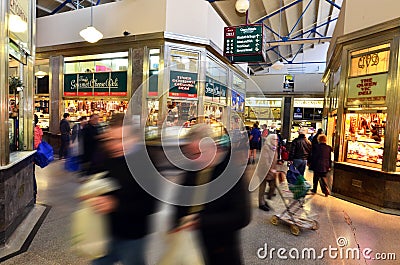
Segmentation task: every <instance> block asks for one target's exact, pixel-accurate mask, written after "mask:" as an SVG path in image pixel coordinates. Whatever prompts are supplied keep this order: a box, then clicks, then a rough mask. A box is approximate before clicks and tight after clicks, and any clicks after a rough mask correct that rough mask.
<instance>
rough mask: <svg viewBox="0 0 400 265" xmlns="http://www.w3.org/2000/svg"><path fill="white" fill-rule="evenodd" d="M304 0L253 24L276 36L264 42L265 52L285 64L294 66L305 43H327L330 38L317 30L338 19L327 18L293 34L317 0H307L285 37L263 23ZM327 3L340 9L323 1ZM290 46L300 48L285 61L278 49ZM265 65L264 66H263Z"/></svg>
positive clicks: (329, 1)
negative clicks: (274, 38)
mask: <svg viewBox="0 0 400 265" xmlns="http://www.w3.org/2000/svg"><path fill="white" fill-rule="evenodd" d="M303 1H304V0H296V1H293V2H292V3H290V4H288V5H286V6H283V7H281V8H279V9H278V10H276V11H274V12H272V13H271V14H268V15H266V16H264V17H262V18H261V19H259V20H257V21H256V22H255V23H263V25H264V27H265V29H266V30H267V31H269V32H271V33H272V35H275V36H276V39H278V40H271V41H266V43H265V44H266V45H267V50H266V51H267V52H268V51H272V52H274V53H275V54H277V56H278V58H282V59H283V60H284V61H285V62H286V63H287V64H294V62H293V61H294V60H295V58H296V57H297V55H298V54H299V53H300V52H301V51H302V50H303V48H304V44H305V43H321V42H327V41H329V40H330V39H331V37H332V36H324V35H322V34H320V33H319V32H318V31H317V29H318V28H321V27H324V26H328V25H329V24H330V23H332V22H334V21H336V20H337V19H338V17H335V18H331V17H328V18H327V21H326V22H323V23H321V24H319V25H317V23H314V25H313V27H312V28H311V29H309V30H306V31H304V32H302V33H299V34H295V32H294V30H295V28H296V27H297V25H298V24H299V23H300V22H301V21H302V19H303V17H304V14H305V13H306V12H307V10H308V9H309V7H310V5H311V3H312V2H313V1H317V0H309V2H308V4H307V6H306V7H305V8H304V10H303V12H302V13H301V15H300V16H299V18H298V19H297V21H296V23H294V25H293V27H292V28H291V29H289V30H288V31H289V33H288V34H287V35H281V34H280V33H278V32H276V31H275V30H273V29H272V28H271V27H269V26H267V25H266V24H265V23H264V21H265V20H267V19H270V18H271V17H274V16H276V15H280V14H282V12H284V11H285V10H286V9H288V8H291V7H293V6H296V5H299V4H301V3H302V2H303ZM325 1H326V2H327V3H329V4H330V5H332V6H333V7H334V8H337V9H339V10H340V9H341V7H340V6H338V5H337V4H335V3H334V2H333V1H331V0H325ZM313 34H314V35H316V36H318V37H311V36H312V35H313ZM292 44H300V45H301V46H300V48H299V49H298V51H297V52H295V53H294V54H295V55H294V56H293V57H292V58H291V59H287V58H286V57H285V56H284V55H282V54H281V53H280V52H279V49H278V47H279V46H280V45H292ZM303 63H307V62H303ZM309 63H320V62H309ZM260 64H261V65H263V63H260ZM264 65H265V64H264ZM266 65H267V66H270V65H272V62H271V63H266Z"/></svg>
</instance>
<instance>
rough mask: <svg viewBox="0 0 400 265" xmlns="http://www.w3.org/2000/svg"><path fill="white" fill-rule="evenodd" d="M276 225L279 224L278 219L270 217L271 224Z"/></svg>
mask: <svg viewBox="0 0 400 265" xmlns="http://www.w3.org/2000/svg"><path fill="white" fill-rule="evenodd" d="M278 223H279V219H278V217H276V215H274V216H272V217H271V224H273V225H278Z"/></svg>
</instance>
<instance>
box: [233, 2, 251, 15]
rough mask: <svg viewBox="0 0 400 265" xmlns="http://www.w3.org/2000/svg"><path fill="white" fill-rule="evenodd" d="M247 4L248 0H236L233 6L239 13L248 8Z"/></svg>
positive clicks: (248, 4)
mask: <svg viewBox="0 0 400 265" xmlns="http://www.w3.org/2000/svg"><path fill="white" fill-rule="evenodd" d="M249 6H250V3H249V0H237V1H236V4H235V8H236V10H237V12H239V13H246V11H247V10H248V9H249Z"/></svg>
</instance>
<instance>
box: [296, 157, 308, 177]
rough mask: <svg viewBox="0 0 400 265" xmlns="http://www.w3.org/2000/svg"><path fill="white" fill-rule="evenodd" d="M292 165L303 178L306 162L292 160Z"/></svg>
mask: <svg viewBox="0 0 400 265" xmlns="http://www.w3.org/2000/svg"><path fill="white" fill-rule="evenodd" d="M293 165H294V166H295V167H296V168H297V170H298V171H299V172H300V174H301V175H303V176H304V171H306V165H307V160H303V159H293Z"/></svg>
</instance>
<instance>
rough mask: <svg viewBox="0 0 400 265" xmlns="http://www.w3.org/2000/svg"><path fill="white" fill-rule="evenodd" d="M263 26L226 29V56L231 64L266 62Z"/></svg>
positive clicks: (253, 25)
mask: <svg viewBox="0 0 400 265" xmlns="http://www.w3.org/2000/svg"><path fill="white" fill-rule="evenodd" d="M263 29H264V27H263V25H262V24H250V25H241V26H234V27H225V28H224V56H226V57H227V58H228V59H229V60H230V61H231V62H264V61H265V55H266V49H265V45H263V43H265V41H264V38H265V34H263V33H264V31H263Z"/></svg>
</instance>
